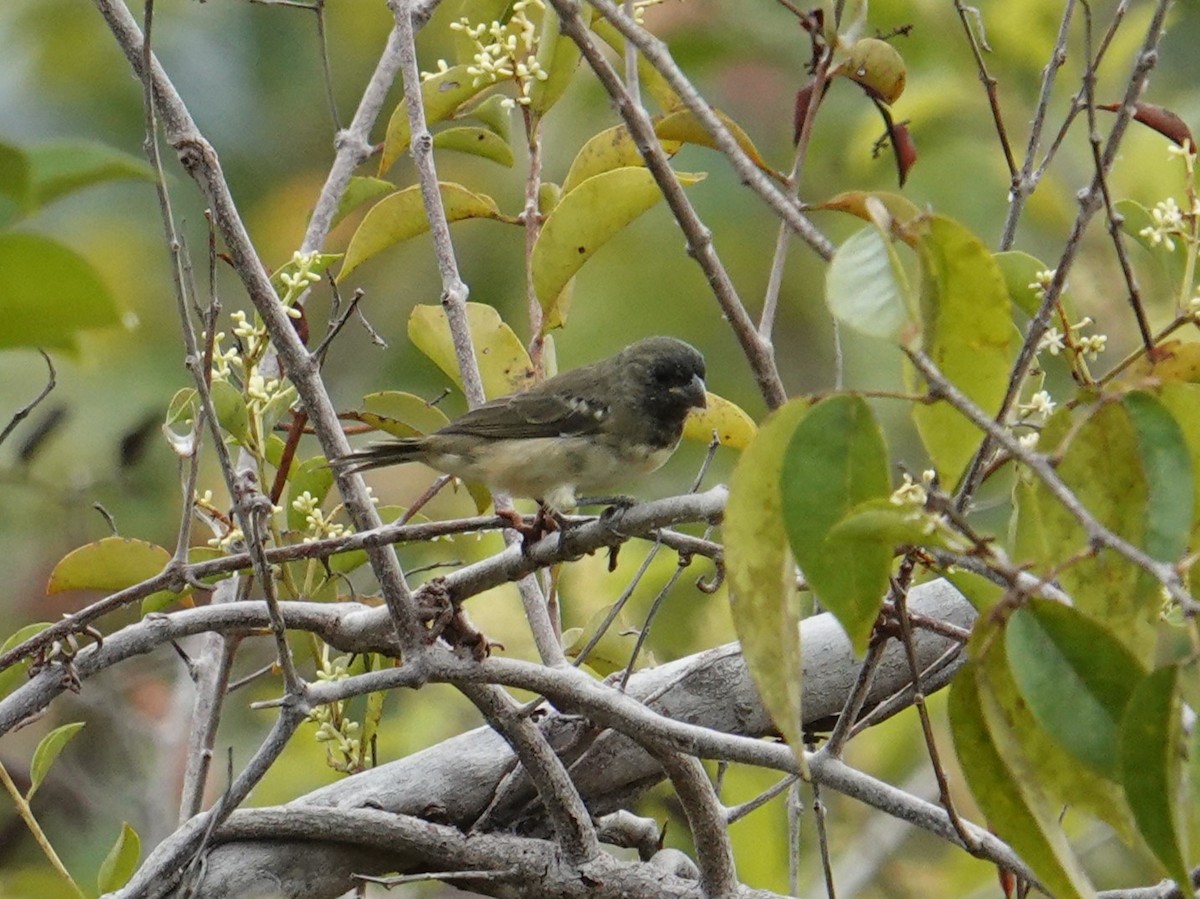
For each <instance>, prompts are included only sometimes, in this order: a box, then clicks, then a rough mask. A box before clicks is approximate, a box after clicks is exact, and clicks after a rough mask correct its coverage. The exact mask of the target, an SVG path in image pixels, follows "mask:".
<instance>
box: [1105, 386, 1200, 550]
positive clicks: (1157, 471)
mask: <svg viewBox="0 0 1200 899" xmlns="http://www.w3.org/2000/svg"><path fill="white" fill-rule="evenodd" d="M1121 405H1122V406H1124V407H1125V411H1126V412H1127V413H1128V414H1129V422H1130V424H1132V425H1133V430H1134V433H1135V434H1136V435H1137V441H1138V450H1139V454H1140V456H1141V463H1142V470H1143V471H1144V472H1145V475H1146V489H1147V492H1148V494H1149V496H1148V499H1147V502H1146V509H1145V512H1144V513H1143V514H1144V516H1145V535H1144V537H1143V538H1142V548H1143V549H1145V550H1146V552H1147V553H1149V554H1150V555H1151V556H1153V557H1154V558H1155V559H1158V560H1159V561H1162V562H1174V561H1175V560H1176V559H1178V558H1179V557H1180V556H1182V555H1183V554H1184V552H1185V551H1186V550H1187V546H1188V536H1189V532H1190V530H1191V526H1192V518H1193V512H1194V511H1195V506H1194V497H1195V484H1194V478H1193V474H1192V456H1191V452H1190V450H1189V449H1188V444H1187V441H1186V439H1185V438H1184V434H1183V430H1182V429H1181V428H1180V426H1179V424H1178V423H1177V422H1176V421H1175V419H1174V417H1173V416H1172V415H1171V413H1170V412H1169V411H1168V410H1167V407H1166V406H1164V405H1163V404H1162V403H1161V402H1159V401H1158V400H1157V399H1156V398H1155V397H1154V396H1152V395H1151V394H1149V393H1146V392H1144V391H1135V392H1133V393H1129V394H1126V395H1125V396H1124V397H1122V399H1121Z"/></svg>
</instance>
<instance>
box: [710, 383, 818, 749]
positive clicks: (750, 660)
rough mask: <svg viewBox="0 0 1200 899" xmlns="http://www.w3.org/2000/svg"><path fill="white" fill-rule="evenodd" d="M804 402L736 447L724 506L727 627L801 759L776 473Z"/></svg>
mask: <svg viewBox="0 0 1200 899" xmlns="http://www.w3.org/2000/svg"><path fill="white" fill-rule="evenodd" d="M807 413H808V402H807V401H806V400H794V401H792V402H790V403H788V404H787V405H785V406H782V407H781V408H779V409H777V410H776V411H775V412H774V413H773V414H772V415H771V416H770V417H769V418H768V419H767V420H766V421H765V422H763V425H762V427H761V428H760V429H759V432H758V436H757V437H756V438H755V439H754V441H753V442H752V443H751V444H750V445H749V446H748V447H746V449H745V450H744V451H743V452H742V456H741V458H740V459H739V460H738V464H737V466H736V467H735V468H734V470H733V477H732V479H731V480H730V487H729V501H728V503H727V504H726V506H725V528H724V529H725V570H726V573H727V575H728V578H729V600H730V602H731V603H732V604H733V624H734V627H735V628H736V629H737V634H738V639H739V640H740V641H741V644H742V654H743V655H744V656H745V658H746V667H747V670H749V672H750V677H751V679H752V680H753V681H754V686H755V688H756V689H757V690H758V695H759V696H760V697H761V699H762V702H763V706H764V707H765V708H766V710H767V712H768V713H769V714H770V715H771V719H772V720H773V721H774V722H775V726H776V727H777V728H778V729H779V732H780V733H781V734H782V735H783V737H784V739H785V740H787V742H788V745H789V746H791V747H792V751H793V752H794V753H795V754H796V759H797V761H798V762H799V764H800V766H801V769H802V770H803V769H804V767H805V760H804V719H803V716H802V714H801V708H800V697H801V681H802V679H803V665H802V663H801V646H800V612H799V604H798V603H797V601H796V573H795V564H794V563H793V561H792V554H791V552H790V550H789V549H788V539H787V533H786V532H785V531H784V523H783V510H782V498H781V495H780V490H779V475H780V471H781V470H782V468H783V459H784V452H785V450H786V449H787V447H788V444H789V443H790V441H791V439H792V434H793V432H794V431H795V430H796V426H797V425H798V424H799V423H800V422H801V420H802V419H803V418H804V416H805V415H806V414H807Z"/></svg>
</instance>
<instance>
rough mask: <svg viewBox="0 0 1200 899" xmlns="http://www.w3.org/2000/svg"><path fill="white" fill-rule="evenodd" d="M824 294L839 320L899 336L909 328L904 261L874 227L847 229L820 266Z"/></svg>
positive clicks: (886, 335) (875, 332)
mask: <svg viewBox="0 0 1200 899" xmlns="http://www.w3.org/2000/svg"><path fill="white" fill-rule="evenodd" d="M825 300H826V302H827V303H828V304H829V311H830V312H831V313H833V315H834V317H835V318H837V319H838V320H839V321H842V322H844V323H845V324H847V325H848V326H849V327H851V328H853V329H854V330H856V331H859V332H861V333H863V334H866V335H868V336H870V337H883V338H887V339H891V340H897V341H899V340H903V339H904V334H905V333H906V332H907V331H910V330H911V329H912V328H913V316H912V308H913V306H914V305H915V304H914V303H913V301H912V298H911V296H910V289H909V286H908V281H907V279H906V278H905V277H904V267H903V265H902V264H901V263H900V259H899V257H898V255H897V253H896V249H895V247H894V246H893V245H892V242H891V241H890V240H889V239H888V238H887V237H886V236H885V235H884V234H883V233H881V231H880V229H879V228H877V227H868V228H863V229H862V230H861V231H858V232H857V233H855V234H852V235H851V236H850V237H849V238H848V239H847V240H846V241H845V242H844V243H843V244H842V245H841V246H840V247H838V248H837V251H836V252H835V253H834V254H833V260H832V261H831V262H830V263H829V267H828V268H826V270H825Z"/></svg>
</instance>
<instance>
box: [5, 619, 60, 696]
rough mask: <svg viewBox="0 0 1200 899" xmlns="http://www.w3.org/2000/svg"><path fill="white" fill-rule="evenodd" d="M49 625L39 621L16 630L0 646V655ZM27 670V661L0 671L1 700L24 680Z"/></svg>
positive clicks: (15, 663)
mask: <svg viewBox="0 0 1200 899" xmlns="http://www.w3.org/2000/svg"><path fill="white" fill-rule="evenodd" d="M49 626H50V625H49V624H48V623H47V622H45V621H39V622H36V623H34V624H27V625H25V626H24V627H22V628H20V629H18V630H17V631H16V633H13V634H11V635H10V636H9V637H8V639H7V640H5V641H4V644H3V645H0V655H4V653H6V652H8V651H9V650H10V649H12V648H13V647H14V646H18V645H20V644H21V643H24V642H25V641H26V640H28V639H29V638H30V637H32V636H35V635H36V634H40V633H41V632H42V631H44V630H45V629H46V628H48V627H49ZM28 670H29V660H28V659H26V660H24V661H21V662H14V663H13V664H12V665H10V666H9V667H7V668H5V669H4V670H3V671H0V699H3V698H4V697H5V696H7V695H8V694H9V693H11V692H12V691H13V689H14V688H15V687H16V686H17V685H18V684H20V683H22V682H23V681H24V680H25V679H26V672H28Z"/></svg>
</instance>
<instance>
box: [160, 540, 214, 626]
mask: <svg viewBox="0 0 1200 899" xmlns="http://www.w3.org/2000/svg"><path fill="white" fill-rule="evenodd" d="M224 555H225V553H223V552H221V550H219V549H217V548H216V547H212V546H192V547H189V548H188V551H187V560H188V564H189V565H195V564H196V563H198V562H211V561H213V560H214V559H220V558H221V557H222V556H224ZM231 576H232V573H229V572H227V573H225V574H210V575H206V576H205V577H202V578H200V581H201V583H205V584H215V583H217V582H218V581H223V580H225V579H226V578H227V577H231ZM191 595H192V587H190V586H189V587H185V588H184V589H183V590H181V591H180V592H179V593H172V592H171V591H170V590H155V591H154V592H153V593H151V594H150V595H149V596H147V597H146V598H145V599H143V600H142V607H141V613H142V617H143V618H145V617H146V616H147V615H149V614H151V613H153V612H161V611H162V610H163V609H165V608H167V607H168V606H171V605H174V604H175V603H177V602H180V601H181V600H183V599H184V598H186V597H188V596H191Z"/></svg>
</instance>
